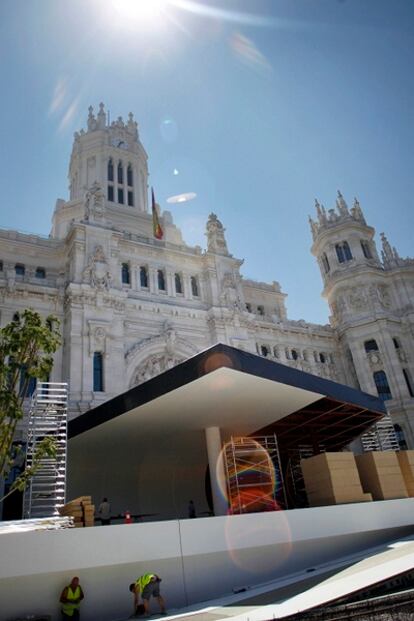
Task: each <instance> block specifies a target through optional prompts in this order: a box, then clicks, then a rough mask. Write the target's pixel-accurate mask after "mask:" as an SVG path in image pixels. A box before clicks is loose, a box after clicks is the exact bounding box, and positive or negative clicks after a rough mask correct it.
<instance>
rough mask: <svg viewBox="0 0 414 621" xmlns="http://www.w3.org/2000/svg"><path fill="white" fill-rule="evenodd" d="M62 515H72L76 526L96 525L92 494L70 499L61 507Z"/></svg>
mask: <svg viewBox="0 0 414 621" xmlns="http://www.w3.org/2000/svg"><path fill="white" fill-rule="evenodd" d="M59 513H60V515H65V516H72V517H73V518H74V522H75V527H76V528H80V527H82V528H83V527H84V526H94V524H95V505H93V504H92V497H91V496H80V497H79V498H75V499H74V500H70V501H69V502H67V503H66V504H65V505H63V507H60V509H59Z"/></svg>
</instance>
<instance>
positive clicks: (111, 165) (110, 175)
mask: <svg viewBox="0 0 414 621" xmlns="http://www.w3.org/2000/svg"><path fill="white" fill-rule="evenodd" d="M113 180H114V163H113V161H112V159H110V160H109V162H108V181H113Z"/></svg>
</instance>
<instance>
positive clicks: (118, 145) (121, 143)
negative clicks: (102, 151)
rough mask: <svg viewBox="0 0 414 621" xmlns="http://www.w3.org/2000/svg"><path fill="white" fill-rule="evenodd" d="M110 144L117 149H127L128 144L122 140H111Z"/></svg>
mask: <svg viewBox="0 0 414 621" xmlns="http://www.w3.org/2000/svg"><path fill="white" fill-rule="evenodd" d="M111 144H112V146H113V147H116V148H117V149H128V146H129V145H128V143H127V142H125V140H122V138H112V140H111Z"/></svg>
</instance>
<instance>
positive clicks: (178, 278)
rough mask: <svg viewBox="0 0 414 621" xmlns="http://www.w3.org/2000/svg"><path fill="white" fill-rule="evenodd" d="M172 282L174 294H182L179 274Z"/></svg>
mask: <svg viewBox="0 0 414 621" xmlns="http://www.w3.org/2000/svg"><path fill="white" fill-rule="evenodd" d="M174 280H175V292H176V293H182V292H183V285H182V282H181V276H180V274H175V276H174Z"/></svg>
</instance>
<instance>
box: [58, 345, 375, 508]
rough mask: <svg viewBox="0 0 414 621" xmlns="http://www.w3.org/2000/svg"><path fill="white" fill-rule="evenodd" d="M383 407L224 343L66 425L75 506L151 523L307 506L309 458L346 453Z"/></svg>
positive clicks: (368, 397)
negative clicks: (106, 506)
mask: <svg viewBox="0 0 414 621" xmlns="http://www.w3.org/2000/svg"><path fill="white" fill-rule="evenodd" d="M384 414H385V409H384V404H383V402H382V401H381V400H379V399H378V398H377V397H374V396H372V395H368V394H366V393H362V392H360V391H357V390H354V389H352V388H349V387H347V386H343V385H341V384H337V383H335V382H332V381H330V380H326V379H323V378H320V377H316V376H313V375H310V374H308V373H304V372H302V371H298V370H296V369H292V368H289V367H287V366H286V365H281V364H278V363H276V362H273V361H270V360H266V359H264V358H262V357H259V356H255V355H254V354H250V353H247V352H244V351H241V350H238V349H235V348H232V347H229V346H227V345H223V344H218V345H215V346H214V347H211V348H209V349H207V350H205V351H204V352H202V353H201V354H197V355H195V356H194V357H192V358H190V359H188V360H186V361H185V362H183V363H181V364H179V365H177V366H176V367H173V368H172V369H169V370H167V371H165V372H164V373H161V374H160V375H158V376H156V377H154V378H152V379H150V380H148V381H147V382H144V383H143V384H140V385H138V386H136V387H134V388H132V389H130V390H129V391H127V392H126V393H124V394H121V395H119V396H118V397H115V398H114V399H112V400H110V401H108V402H106V403H104V404H102V405H101V406H99V407H97V408H95V409H93V410H91V411H89V412H88V413H86V414H85V415H83V416H82V417H79V418H78V419H75V420H73V421H71V422H70V423H69V438H70V440H69V466H68V486H69V491H68V494H69V497H70V498H74V497H77V496H81V495H83V494H86V493H87V494H91V495H92V496H94V497H97V498H98V499H99V497H103V496H108V497H111V500H112V505H113V509H114V512H119V513H121V512H122V511H124V510H125V509H126V508H128V509H129V510H130V511H131V512H132V513H135V514H141V515H151V516H154V517H155V519H174V518H177V517H186V513H187V505H188V501H189V499H190V498H191V499H192V500H193V501H194V502H195V506H196V507H197V512H198V514H200V515H201V514H204V515H205V514H208V513H210V512H213V513H214V514H215V515H226V514H227V513H229V512H230V513H243V512H250V511H262V510H268V509H270V508H274V509H283V508H288V509H291V508H297V507H302V506H306V496H305V494H304V490H303V480H302V475H301V472H300V468H299V462H300V459H301V458H304V457H310V456H312V455H316V454H318V453H321V452H325V451H327V452H337V451H341V450H343V449H345V448H346V447H347V446H348V445H349V444H350V443H351V442H352V441H353V440H355V438H357V437H359V436H360V435H362V434H363V433H364V432H366V431H367V430H369V429H370V428H371V427H372V426H373V425H375V424H376V423H377V422H378V421H379V420H380V419H382V417H383V416H384Z"/></svg>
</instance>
